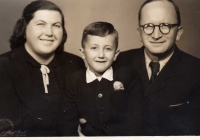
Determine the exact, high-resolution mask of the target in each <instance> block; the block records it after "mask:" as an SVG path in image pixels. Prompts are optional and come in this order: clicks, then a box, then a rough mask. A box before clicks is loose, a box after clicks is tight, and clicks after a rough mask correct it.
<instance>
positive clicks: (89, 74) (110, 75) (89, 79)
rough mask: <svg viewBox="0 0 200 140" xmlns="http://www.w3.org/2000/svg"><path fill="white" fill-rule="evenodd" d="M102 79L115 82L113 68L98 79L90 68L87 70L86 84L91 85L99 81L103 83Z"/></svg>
mask: <svg viewBox="0 0 200 140" xmlns="http://www.w3.org/2000/svg"><path fill="white" fill-rule="evenodd" d="M102 78H105V79H107V80H109V81H112V80H113V68H112V66H111V67H110V68H109V69H107V70H106V71H105V72H104V74H103V75H102V76H100V77H97V76H96V75H95V74H94V73H93V72H92V71H91V70H90V68H89V67H88V68H87V70H86V83H91V82H92V81H94V80H96V79H98V80H99V81H101V79H102Z"/></svg>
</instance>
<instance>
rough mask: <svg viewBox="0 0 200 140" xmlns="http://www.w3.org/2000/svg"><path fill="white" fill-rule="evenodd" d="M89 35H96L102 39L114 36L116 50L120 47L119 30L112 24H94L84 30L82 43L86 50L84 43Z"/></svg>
mask: <svg viewBox="0 0 200 140" xmlns="http://www.w3.org/2000/svg"><path fill="white" fill-rule="evenodd" d="M87 35H94V36H100V37H105V36H107V35H114V37H115V44H116V49H117V47H118V39H119V35H118V32H117V30H116V29H115V28H114V26H113V25H112V24H111V23H108V22H94V23H91V24H89V25H88V26H86V27H85V29H84V30H83V35H82V41H81V45H82V47H83V48H85V46H84V42H85V40H86V37H87Z"/></svg>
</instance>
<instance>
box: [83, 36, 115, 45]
mask: <svg viewBox="0 0 200 140" xmlns="http://www.w3.org/2000/svg"><path fill="white" fill-rule="evenodd" d="M86 43H96V44H110V45H114V44H115V36H114V35H106V36H97V35H87V37H86Z"/></svg>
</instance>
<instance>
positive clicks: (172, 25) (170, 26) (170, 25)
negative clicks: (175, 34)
mask: <svg viewBox="0 0 200 140" xmlns="http://www.w3.org/2000/svg"><path fill="white" fill-rule="evenodd" d="M149 24H151V25H153V26H152V27H153V31H152V33H150V34H147V33H145V31H144V26H145V25H149ZM163 24H164V25H167V26H168V27H169V32H168V33H170V31H171V28H173V27H175V26H180V24H178V23H177V24H169V23H160V24H159V25H154V24H152V23H148V24H144V25H139V26H140V27H142V28H143V32H144V33H145V34H146V35H151V34H153V32H154V30H155V27H156V26H158V28H159V31H160V32H161V33H162V34H168V33H163V32H162V31H161V29H160V27H161V26H162V25H163Z"/></svg>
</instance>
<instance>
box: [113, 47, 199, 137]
mask: <svg viewBox="0 0 200 140" xmlns="http://www.w3.org/2000/svg"><path fill="white" fill-rule="evenodd" d="M114 65H115V67H119V66H122V65H128V66H132V67H133V68H134V69H135V70H136V71H137V72H138V74H139V76H140V78H141V80H142V82H143V88H144V90H145V94H144V120H145V128H146V135H193V134H194V135H195V134H200V132H199V131H200V127H199V126H200V125H199V124H200V121H199V120H200V119H199V118H200V103H199V102H200V60H199V59H197V58H195V57H193V56H191V55H189V54H187V53H184V52H183V51H181V50H179V49H178V48H177V47H176V46H175V51H174V53H173V55H172V57H171V58H170V60H169V61H168V62H167V64H166V65H165V66H164V67H163V69H162V70H161V72H160V73H159V75H158V76H157V78H156V79H155V81H154V82H153V83H152V84H151V85H150V84H149V79H148V75H147V70H146V66H145V57H144V47H142V48H139V49H133V50H129V51H126V52H122V53H121V54H120V55H119V56H118V58H117V61H116V62H115V64H114Z"/></svg>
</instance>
